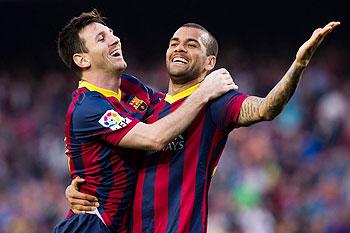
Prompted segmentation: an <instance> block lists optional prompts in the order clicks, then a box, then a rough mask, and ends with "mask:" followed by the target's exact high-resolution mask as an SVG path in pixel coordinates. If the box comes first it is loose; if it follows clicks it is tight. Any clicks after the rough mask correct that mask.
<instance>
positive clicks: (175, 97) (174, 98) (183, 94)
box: [165, 83, 200, 104]
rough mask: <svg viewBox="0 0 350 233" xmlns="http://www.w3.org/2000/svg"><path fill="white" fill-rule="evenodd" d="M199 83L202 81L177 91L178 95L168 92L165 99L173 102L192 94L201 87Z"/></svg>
mask: <svg viewBox="0 0 350 233" xmlns="http://www.w3.org/2000/svg"><path fill="white" fill-rule="evenodd" d="M199 85H200V83H197V84H196V85H194V86H192V87H190V88H187V89H186V90H184V91H181V92H180V93H177V94H176V95H169V94H166V96H165V101H166V102H168V103H170V104H172V103H174V102H176V101H178V100H179V99H182V98H185V97H187V96H189V95H191V94H192V92H194V91H195V90H196V89H197V88H198V87H199Z"/></svg>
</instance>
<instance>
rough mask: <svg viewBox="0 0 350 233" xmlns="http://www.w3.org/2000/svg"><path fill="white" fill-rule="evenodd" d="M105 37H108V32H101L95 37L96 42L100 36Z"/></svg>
mask: <svg viewBox="0 0 350 233" xmlns="http://www.w3.org/2000/svg"><path fill="white" fill-rule="evenodd" d="M101 35H102V36H105V35H106V32H105V31H102V32H99V33H98V34H97V35H96V36H95V40H96V41H97V40H98V37H99V36H101Z"/></svg>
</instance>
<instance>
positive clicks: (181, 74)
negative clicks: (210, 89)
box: [167, 64, 204, 84]
mask: <svg viewBox="0 0 350 233" xmlns="http://www.w3.org/2000/svg"><path fill="white" fill-rule="evenodd" d="M167 70H168V74H169V76H170V79H171V80H172V82H173V83H175V84H184V83H187V82H189V81H192V80H194V79H196V78H198V77H199V76H200V75H201V74H202V73H203V71H204V70H203V69H200V67H199V66H195V67H190V68H189V69H178V68H177V69H174V68H172V67H171V66H170V65H169V64H167Z"/></svg>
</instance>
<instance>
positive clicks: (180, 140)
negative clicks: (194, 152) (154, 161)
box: [162, 134, 185, 151]
mask: <svg viewBox="0 0 350 233" xmlns="http://www.w3.org/2000/svg"><path fill="white" fill-rule="evenodd" d="M184 145H185V138H184V137H183V136H182V135H181V134H180V135H179V136H177V137H176V138H175V139H174V140H173V141H172V142H169V143H168V145H166V146H165V147H164V148H163V149H162V150H163V151H174V150H181V149H182V148H184Z"/></svg>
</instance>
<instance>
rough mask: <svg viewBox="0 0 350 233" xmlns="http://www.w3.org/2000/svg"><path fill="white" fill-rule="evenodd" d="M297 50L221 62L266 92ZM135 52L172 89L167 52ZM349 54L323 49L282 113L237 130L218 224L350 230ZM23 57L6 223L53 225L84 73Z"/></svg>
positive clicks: (216, 228)
mask: <svg viewBox="0 0 350 233" xmlns="http://www.w3.org/2000/svg"><path fill="white" fill-rule="evenodd" d="M222 47H226V48H227V47H228V45H225V44H224V45H223V46H222ZM291 52H292V53H291V54H294V52H295V51H291ZM133 59H134V60H133ZM292 59H293V57H288V56H286V55H285V54H284V55H282V54H280V55H278V54H277V55H276V54H268V53H264V52H260V53H251V51H246V50H244V49H241V48H237V47H230V48H229V49H225V51H224V52H222V54H221V55H220V57H219V64H218V65H217V66H216V67H222V66H224V67H226V68H227V69H228V70H229V71H230V72H231V74H232V75H233V76H234V78H235V82H236V83H237V84H238V85H239V87H240V91H242V92H245V93H248V94H255V95H258V96H264V95H266V94H267V92H268V91H269V90H270V89H271V87H273V85H274V84H275V83H276V82H277V81H278V80H279V78H280V77H281V75H283V73H284V72H285V71H286V69H287V68H288V66H289V64H290V62H291V61H292ZM130 60H131V61H132V62H131V63H135V64H137V65H134V64H129V68H128V69H127V72H128V73H131V74H134V75H135V76H137V77H139V79H141V80H142V81H143V82H144V83H146V84H148V85H149V86H151V87H153V88H154V89H157V90H160V91H166V89H167V83H168V77H167V74H166V69H165V66H164V64H163V61H159V63H158V64H157V65H152V66H148V65H144V66H142V65H141V64H143V63H141V62H137V60H136V59H135V58H131V57H127V61H130ZM349 60H350V59H349V57H348V55H347V52H346V51H345V50H340V49H337V48H329V47H327V48H322V49H320V51H318V52H317V53H316V55H315V58H314V60H312V62H311V64H310V66H309V67H308V69H307V70H306V72H305V73H304V75H303V76H304V77H303V80H302V81H301V83H300V85H299V87H298V89H297V91H296V93H295V95H294V96H293V98H292V100H291V102H290V103H289V104H288V105H287V106H286V108H285V109H284V111H283V112H282V114H281V115H279V116H278V117H277V118H276V119H275V120H273V121H272V122H263V123H259V124H257V125H254V126H252V127H248V128H246V127H242V128H239V129H236V130H234V131H233V132H232V133H231V134H230V137H229V139H228V143H227V145H226V147H225V150H224V153H223V155H222V157H221V160H220V162H219V165H218V169H217V171H216V174H215V175H214V177H213V183H212V185H211V187H210V192H209V193H210V196H209V229H208V232H209V233H272V232H277V233H304V232H305V233H323V232H327V233H345V232H350V222H349V221H348V219H350V118H349V117H347V113H349V112H350V104H349V103H350V69H349V66H346V63H347V62H348V61H349ZM14 67H15V68H14ZM14 67H2V68H1V69H0V129H1V130H0V216H1V218H0V232H4V233H22V232H26V233H47V232H51V231H52V228H53V226H54V225H55V224H56V223H57V222H58V221H59V220H61V219H62V218H63V217H64V216H65V214H66V212H67V210H68V208H69V207H68V203H66V200H65V197H64V190H65V188H66V186H67V185H68V184H69V183H70V177H69V175H68V174H69V173H68V170H67V158H66V156H65V154H64V151H65V145H64V141H63V137H64V136H63V135H64V120H65V112H66V108H67V106H68V103H69V101H70V95H71V92H72V90H73V89H75V87H76V86H77V83H78V80H76V77H75V75H74V74H71V73H69V72H67V70H66V69H64V67H63V64H62V66H58V67H62V69H60V68H58V69H39V68H33V67H32V66H31V65H23V64H21V65H18V66H17V65H16V66H14ZM72 79H74V80H76V81H75V82H72Z"/></svg>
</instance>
